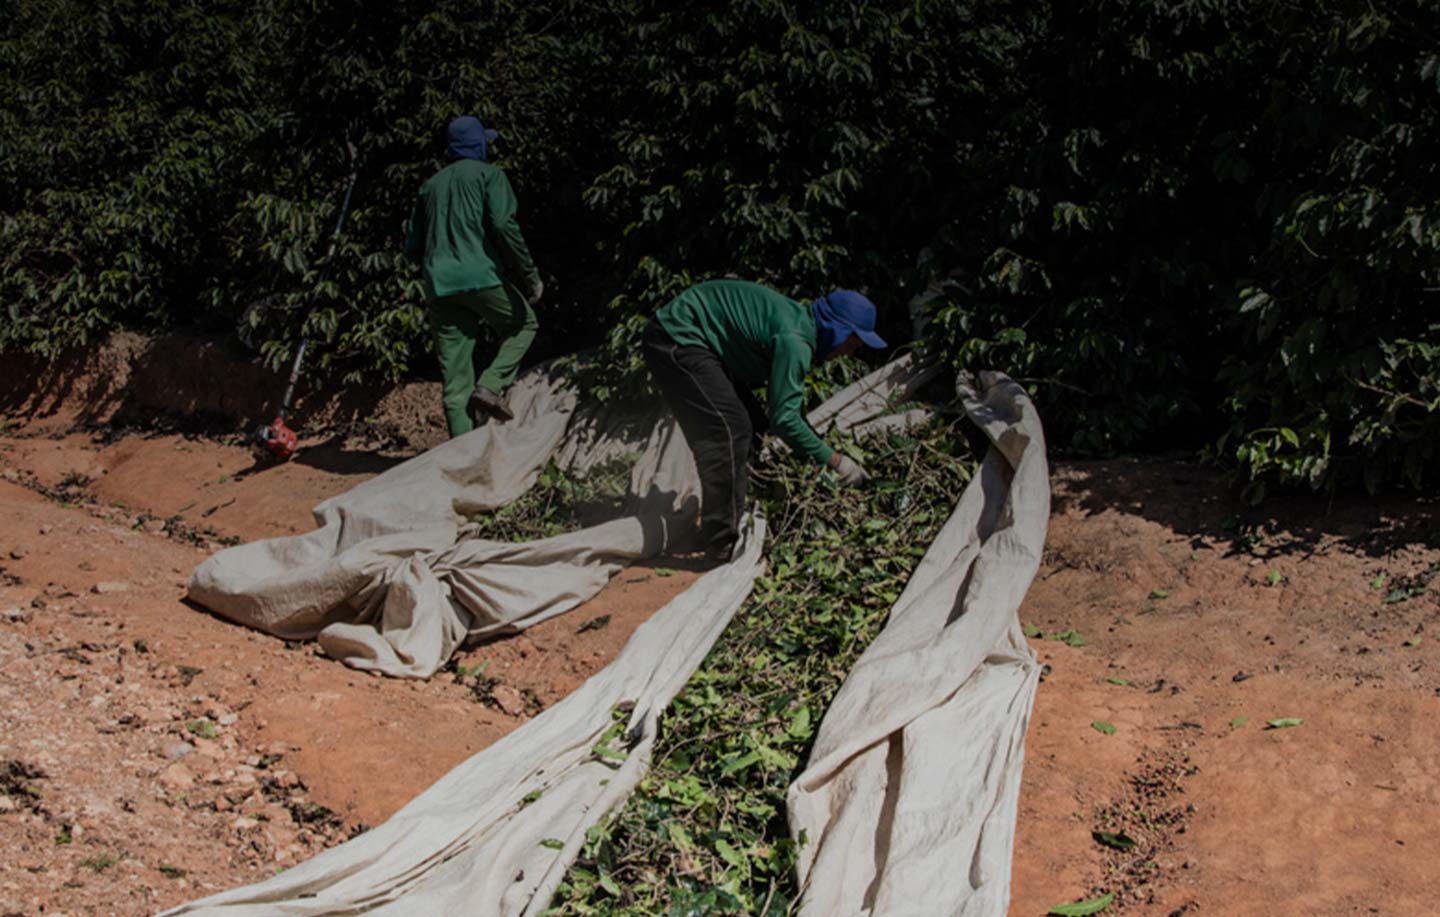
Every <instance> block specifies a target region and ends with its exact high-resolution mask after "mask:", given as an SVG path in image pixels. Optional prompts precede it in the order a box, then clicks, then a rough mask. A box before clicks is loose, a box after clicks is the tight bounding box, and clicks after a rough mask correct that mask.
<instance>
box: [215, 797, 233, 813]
mask: <svg viewBox="0 0 1440 917" xmlns="http://www.w3.org/2000/svg"><path fill="white" fill-rule="evenodd" d="M215 811H216V812H229V811H230V800H228V799H226V798H225V797H224V796H218V797H216V799H215Z"/></svg>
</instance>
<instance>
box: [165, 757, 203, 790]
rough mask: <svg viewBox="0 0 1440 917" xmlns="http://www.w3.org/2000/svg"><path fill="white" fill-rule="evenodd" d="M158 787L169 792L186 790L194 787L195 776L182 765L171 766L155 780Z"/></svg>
mask: <svg viewBox="0 0 1440 917" xmlns="http://www.w3.org/2000/svg"><path fill="white" fill-rule="evenodd" d="M155 779H156V780H157V781H159V783H160V785H161V786H163V787H165V788H166V789H171V790H188V789H190V787H192V786H194V785H195V775H194V774H192V773H190V768H188V767H186V766H185V765H183V764H178V763H177V764H172V765H170V766H169V767H167V768H165V769H164V770H163V771H161V772H160V776H158V777H156V778H155Z"/></svg>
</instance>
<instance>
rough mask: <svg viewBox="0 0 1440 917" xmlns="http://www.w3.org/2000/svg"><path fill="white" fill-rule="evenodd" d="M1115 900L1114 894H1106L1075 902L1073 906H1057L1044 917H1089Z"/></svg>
mask: <svg viewBox="0 0 1440 917" xmlns="http://www.w3.org/2000/svg"><path fill="white" fill-rule="evenodd" d="M1114 900H1115V893H1114V892H1108V893H1106V894H1104V895H1101V896H1100V897H1099V898H1091V899H1090V900H1088V901H1076V902H1075V903H1074V904H1057V905H1055V906H1054V907H1052V908H1050V910H1048V911H1046V912H1045V914H1046V917H1090V915H1091V914H1098V913H1100V912H1101V911H1103V910H1105V909H1106V908H1107V907H1109V906H1110V903H1111V902H1112V901H1114Z"/></svg>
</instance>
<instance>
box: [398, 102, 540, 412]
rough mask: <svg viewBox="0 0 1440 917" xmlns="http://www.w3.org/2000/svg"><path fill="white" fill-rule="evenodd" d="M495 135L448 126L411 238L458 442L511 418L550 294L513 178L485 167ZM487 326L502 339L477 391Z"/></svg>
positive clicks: (463, 123) (474, 125)
mask: <svg viewBox="0 0 1440 917" xmlns="http://www.w3.org/2000/svg"><path fill="white" fill-rule="evenodd" d="M496 136H497V134H496V132H495V131H493V130H489V129H488V128H486V127H485V126H484V125H483V124H481V123H480V119H478V118H472V117H469V116H466V117H463V118H456V119H455V120H454V121H451V122H450V126H449V129H448V131H447V138H448V144H447V153H448V155H449V158H450V159H451V162H450V164H449V165H447V166H446V167H445V168H443V169H441V170H440V171H439V172H437V173H435V174H434V175H433V176H431V177H430V179H429V180H428V181H426V182H425V184H424V185H422V186H421V187H420V197H419V200H418V201H416V203H415V210H414V212H413V213H412V214H411V216H410V229H409V232H408V233H407V234H406V238H405V254H406V256H407V257H408V258H409V259H410V260H411V261H413V262H415V263H417V264H419V265H420V266H421V269H422V271H423V273H424V277H425V299H426V302H427V303H428V304H429V311H430V324H431V326H432V327H433V328H434V329H435V349H436V351H437V352H438V353H439V355H440V375H441V379H442V380H443V381H442V396H441V400H442V401H443V402H444V405H445V423H446V424H447V425H448V426H449V428H450V435H451V436H459V435H461V434H462V433H469V432H470V431H471V430H472V429H474V428H475V426H476V424H479V423H481V422H483V420H484V419H485V418H489V417H493V418H495V419H497V420H500V421H506V420H510V419H511V418H512V416H513V415H512V414H511V412H510V408H509V407H508V406H507V404H506V402H505V397H504V395H505V389H506V388H508V387H509V386H510V383H511V382H514V381H515V376H516V374H518V373H519V371H520V360H521V359H522V358H523V357H524V356H525V352H526V351H527V350H529V349H530V343H531V342H532V341H533V340H534V339H535V330H536V328H537V327H538V325H537V323H536V321H535V311H534V309H532V308H531V306H532V305H533V304H534V303H536V302H539V301H540V297H541V295H542V294H543V293H544V291H545V285H544V284H543V283H541V281H540V272H539V271H537V270H536V269H535V262H534V261H532V260H531V258H530V249H529V247H528V246H526V244H525V237H524V236H522V235H521V234H520V224H519V223H518V222H517V221H516V219H515V210H516V205H515V192H514V191H513V190H511V188H510V180H509V179H507V178H506V177H505V173H504V172H503V171H501V170H500V169H499V168H497V167H496V166H493V165H491V164H490V163H488V162H486V161H485V153H486V148H487V146H488V145H489V142H490V141H491V140H494V139H495V137H496ZM481 325H487V326H489V328H490V329H491V330H492V331H493V332H495V334H497V335H499V337H500V339H501V340H500V348H499V351H498V352H497V353H496V355H495V359H494V360H492V361H491V362H490V365H489V366H488V367H486V368H485V371H484V372H482V373H481V374H480V379H479V384H478V385H477V384H476V379H475V339H476V336H477V334H478V332H479V330H480V326H481Z"/></svg>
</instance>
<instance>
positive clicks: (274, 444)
mask: <svg viewBox="0 0 1440 917" xmlns="http://www.w3.org/2000/svg"><path fill="white" fill-rule="evenodd" d="M355 175H356V167H355V148H354V147H353V146H351V147H350V178H349V181H347V182H346V184H345V200H344V202H343V203H342V204H341V205H340V219H339V220H337V221H336V223H335V231H334V232H333V233H331V235H330V248H329V250H328V251H326V252H325V260H324V262H323V263H322V264H321V267H320V279H319V283H317V284H316V286H317V287H318V286H321V285H323V284H324V283H325V281H326V280H327V279H328V278H329V276H330V266H331V264H332V263H333V262H334V260H335V246H336V245H337V244H339V242H340V231H341V230H343V229H344V228H345V217H346V216H347V215H348V214H349V213H350V194H351V192H353V191H354V190H355ZM318 306H319V301H318V300H317V301H315V302H312V303H311V304H310V308H309V309H307V310H306V312H305V318H304V319H302V320H301V322H300V343H299V345H298V346H297V347H296V348H295V359H294V360H293V361H291V363H290V381H289V382H288V383H287V384H286V386H285V396H284V397H283V398H281V399H280V410H279V412H278V413H277V414H276V415H275V419H274V420H273V421H272V422H270V423H269V424H268V425H266V426H263V427H261V428H260V429H258V430H256V431H255V434H254V435H253V436H252V437H251V438H250V441H251V443H252V444H253V445H254V447H255V449H256V451H257V452H259V453H260V454H261V455H262V456H263V455H265V454H266V453H268V454H269V455H271V456H273V457H274V458H275V460H276V461H281V462H288V461H289V460H290V457H291V456H292V455H294V454H295V447H296V444H297V442H298V437H296V435H295V431H294V430H292V429H290V427H289V426H288V425H287V424H286V423H285V421H286V419H287V418H289V416H290V401H291V399H292V398H294V397H295V383H296V382H297V381H298V380H299V379H300V365H301V364H302V363H303V362H304V361H305V348H306V345H308V344H309V339H308V338H306V337H305V323H306V322H308V321H309V320H310V316H311V315H313V314H315V309H316V308H317V307H318Z"/></svg>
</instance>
